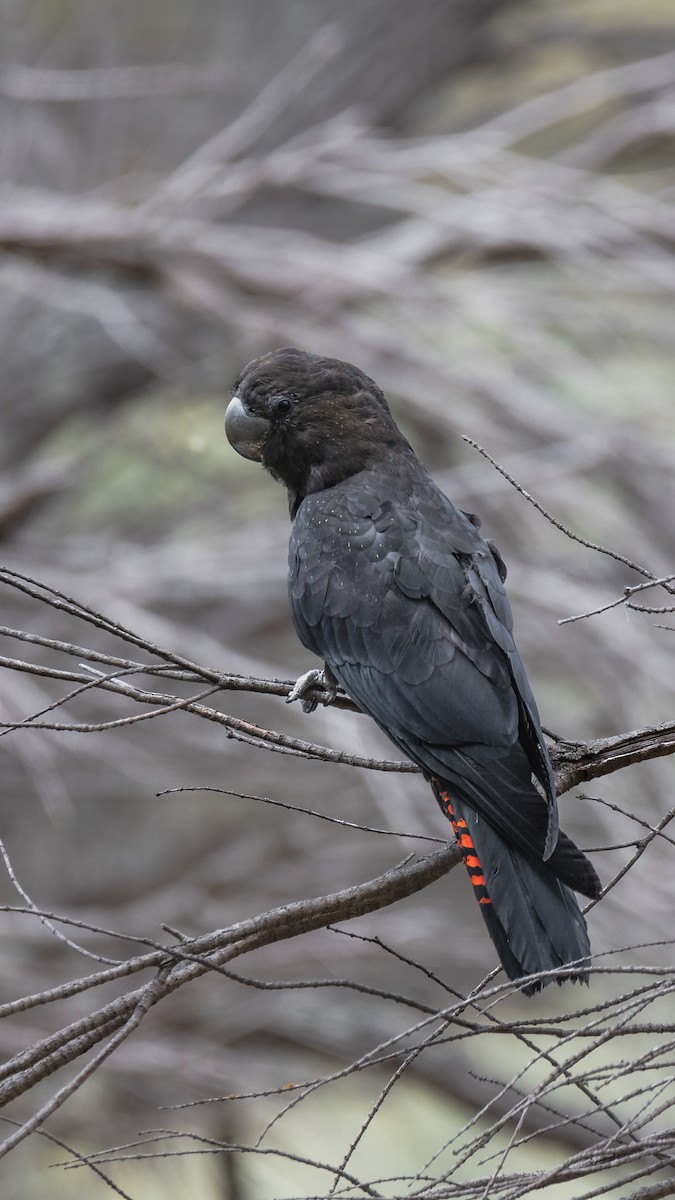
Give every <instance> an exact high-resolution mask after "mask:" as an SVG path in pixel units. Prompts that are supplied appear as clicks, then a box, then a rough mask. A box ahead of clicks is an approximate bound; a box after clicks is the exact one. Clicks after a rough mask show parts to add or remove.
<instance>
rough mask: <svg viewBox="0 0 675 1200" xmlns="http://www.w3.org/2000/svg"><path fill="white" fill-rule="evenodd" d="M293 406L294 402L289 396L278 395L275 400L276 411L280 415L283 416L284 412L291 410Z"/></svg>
mask: <svg viewBox="0 0 675 1200" xmlns="http://www.w3.org/2000/svg"><path fill="white" fill-rule="evenodd" d="M292 407H293V402H292V400H291V399H290V397H289V396H277V398H276V400H275V401H274V412H275V413H276V414H277V415H278V416H282V415H283V414H284V413H287V412H290V411H291V408H292Z"/></svg>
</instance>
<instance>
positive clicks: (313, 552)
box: [289, 462, 558, 858]
mask: <svg viewBox="0 0 675 1200" xmlns="http://www.w3.org/2000/svg"><path fill="white" fill-rule="evenodd" d="M289 569H290V573H289V592H290V600H291V610H292V614H293V620H294V624H295V627H296V630H297V632H298V635H299V637H300V639H301V641H302V642H303V643H304V645H305V646H307V647H308V648H309V649H311V650H313V651H314V652H315V653H316V654H318V655H319V656H320V657H322V658H323V659H324V660H325V661H326V662H327V663H328V665H329V666H330V668H331V670H332V671H333V672H334V674H335V676H336V677H337V679H338V680H339V682H340V683H341V684H342V686H343V687H344V688H345V690H346V691H347V692H348V693H349V695H350V696H352V698H353V699H354V700H355V701H356V702H357V703H358V704H359V705H360V706H361V708H363V709H364V711H365V712H367V713H369V714H370V716H371V717H373V718H374V720H375V721H376V722H377V723H378V725H380V726H381V728H382V729H383V730H384V731H385V732H386V733H387V734H388V735H389V737H390V738H392V740H393V741H394V742H395V743H396V744H397V745H398V746H399V747H400V748H401V750H402V751H403V752H404V753H405V754H406V755H408V756H409V757H410V758H412V759H413V761H415V762H417V763H418V764H419V765H420V766H421V767H422V768H423V770H424V771H425V772H426V773H427V774H428V775H432V776H436V777H439V778H441V779H443V780H446V781H447V782H448V784H449V785H450V786H451V787H454V789H455V790H456V792H457V794H458V795H460V796H461V797H463V798H464V799H465V800H466V801H468V802H469V803H470V804H471V805H472V807H473V808H474V809H475V810H476V811H477V812H478V813H479V814H482V815H483V816H484V817H485V819H486V820H487V821H489V822H490V824H491V825H492V826H493V827H494V828H495V829H496V830H498V831H499V832H500V833H501V834H502V835H503V836H504V837H505V838H506V839H507V840H508V841H512V842H517V844H518V845H519V846H521V848H523V849H527V850H529V851H530V853H532V854H533V855H535V856H536V857H538V858H542V857H545V858H547V857H549V856H550V854H551V853H552V852H553V849H554V848H555V845H556V842H557V839H558V822H557V808H556V801H555V787H554V782H553V776H552V771H551V766H550V762H549V759H548V755H547V752H546V748H545V745H544V740H543V734H542V731H541V725H540V722H539V716H538V713H537V708H536V704H535V701H534V697H533V695H532V691H531V688H530V685H529V683H528V680H527V676H526V674H525V669H524V667H523V664H522V662H521V659H520V657H519V655H518V652H517V650H516V647H515V645H514V642H513V637H512V617H511V610H510V606H509V602H508V599H507V597H506V593H505V591H504V587H503V584H502V580H501V578H500V569H499V565H498V560H497V559H495V557H494V556H493V554H492V552H491V550H490V547H489V546H488V545H487V543H486V542H485V541H484V540H483V538H482V537H481V536H480V534H479V533H478V531H477V529H476V527H475V525H474V524H473V523H472V522H471V520H470V519H469V518H468V517H467V516H466V515H465V514H464V513H462V512H461V510H460V509H458V508H456V506H455V505H453V504H452V503H451V502H450V501H449V500H448V499H447V497H445V496H444V495H443V493H442V492H440V491H439V490H438V488H437V487H436V485H435V484H434V483H433V481H432V480H431V479H430V477H429V476H428V475H427V474H426V472H424V470H423V468H422V467H421V465H420V464H419V463H417V462H415V466H414V470H413V471H412V472H410V473H407V475H406V477H405V478H403V477H399V478H392V477H390V476H388V475H387V474H386V473H385V472H384V471H383V469H382V468H379V469H378V470H377V471H366V472H361V473H360V474H359V475H356V476H353V477H351V478H350V479H348V480H346V481H345V482H344V483H341V484H338V485H337V486H335V487H333V488H329V489H327V490H325V491H323V492H320V493H317V494H315V495H311V496H309V497H307V498H306V499H305V500H304V501H303V503H302V505H301V506H300V509H299V511H298V514H297V516H296V519H295V522H294V526H293V532H292V536H291V544H290V563H289ZM533 774H534V775H535V776H536V777H537V778H538V779H539V781H540V783H541V785H542V788H543V791H544V793H545V795H546V798H547V800H546V801H544V799H543V797H542V796H541V795H540V793H539V792H538V791H537V789H536V788H535V787H534V785H533V783H532V775H533Z"/></svg>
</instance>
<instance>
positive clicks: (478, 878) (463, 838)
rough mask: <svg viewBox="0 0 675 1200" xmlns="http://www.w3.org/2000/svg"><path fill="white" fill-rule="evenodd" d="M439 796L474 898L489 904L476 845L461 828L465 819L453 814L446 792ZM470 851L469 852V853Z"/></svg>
mask: <svg viewBox="0 0 675 1200" xmlns="http://www.w3.org/2000/svg"><path fill="white" fill-rule="evenodd" d="M440 797H441V803H442V805H443V808H444V810H445V813H446V816H447V817H448V820H449V821H450V824H451V825H452V828H453V829H454V831H455V837H456V838H457V844H458V846H459V848H460V850H461V851H462V857H463V859H464V865H465V867H466V869H467V871H468V872H469V879H470V880H471V882H472V884H473V886H474V889H475V892H476V899H477V901H478V903H479V904H491V903H492V901H491V900H490V897H489V896H488V893H487V888H486V886H485V876H484V874H483V868H482V866H481V862H480V859H479V857H478V855H477V854H476V847H475V846H474V844H473V839H472V837H471V836H470V834H468V833H464V832H463V830H465V829H466V828H467V824H466V821H465V820H464V819H463V817H456V816H455V810H454V808H453V807H452V803H451V800H450V797H449V795H448V793H447V792H441V793H440ZM470 851H471V853H469V852H470Z"/></svg>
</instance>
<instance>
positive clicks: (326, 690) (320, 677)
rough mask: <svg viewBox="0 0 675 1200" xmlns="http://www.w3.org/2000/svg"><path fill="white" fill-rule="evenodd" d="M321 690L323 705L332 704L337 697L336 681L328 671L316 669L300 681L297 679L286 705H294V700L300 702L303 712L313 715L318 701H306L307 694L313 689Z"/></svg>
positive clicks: (307, 672)
mask: <svg viewBox="0 0 675 1200" xmlns="http://www.w3.org/2000/svg"><path fill="white" fill-rule="evenodd" d="M314 687H317V688H321V689H322V691H323V696H322V698H321V703H322V704H332V703H333V701H334V700H335V697H336V696H337V687H336V681H335V680H333V679H332V678H331V677H330V676H329V674H328V672H327V671H325V670H321V668H320V667H315V668H314V669H313V670H312V671H306V672H305V674H304V675H301V676H300V678H299V679H296V681H295V684H294V686H293V687H292V688H291V690H290V692H289V693H288V695H287V697H286V703H287V704H292V703H293V701H294V700H299V701H300V702H301V704H302V711H303V712H306V713H312V712H314V710H315V709H316V708H317V706H318V704H319V701H318V700H307V699H304V697H305V696H306V694H307V692H309V691H311V689H312V688H314Z"/></svg>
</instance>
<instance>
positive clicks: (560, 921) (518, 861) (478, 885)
mask: <svg viewBox="0 0 675 1200" xmlns="http://www.w3.org/2000/svg"><path fill="white" fill-rule="evenodd" d="M434 790H435V791H436V795H437V798H438V801H439V803H440V805H441V808H442V809H443V811H444V813H445V814H446V816H447V817H448V818H449V820H450V821H451V823H452V827H453V829H454V831H455V836H456V838H457V842H458V844H459V847H460V850H461V851H462V856H463V858H464V863H465V866H466V868H467V870H468V872H469V877H470V879H471V882H472V884H473V889H474V893H475V896H476V899H477V900H478V903H479V904H480V907H481V912H482V914H483V917H484V919H485V924H486V925H487V928H488V932H489V934H490V937H491V938H492V941H493V943H494V946H495V949H496V951H497V953H498V955H499V958H500V960H501V963H502V966H503V967H504V970H505V971H506V974H507V975H508V977H509V979H521V978H522V977H523V976H527V975H536V974H537V973H539V972H540V971H551V970H557V969H559V968H561V967H567V966H569V967H570V971H569V972H565V973H562V972H561V973H560V974H559V975H556V976H554V978H555V979H556V982H557V983H564V982H565V981H566V980H567V979H574V980H577V981H583V982H584V983H587V982H588V965H589V956H590V943H589V940H588V932H587V929H586V922H585V920H584V918H583V916H582V914H581V910H580V908H579V905H578V903H577V900H576V897H575V895H574V893H573V892H572V891H571V890H570V888H569V887H568V886H567V885H566V884H565V883H563V882H562V881H561V880H560V879H559V878H557V875H556V874H555V873H554V870H552V869H551V860H549V861H548V862H543V861H542V862H541V863H538V862H536V861H534V860H533V859H531V858H529V857H525V855H523V854H522V853H521V852H520V851H519V850H517V849H516V848H515V847H514V846H511V845H509V844H508V843H507V842H505V841H504V839H503V838H502V837H501V836H500V834H498V833H496V832H495V830H494V829H492V827H491V826H490V825H488V824H487V822H486V821H485V820H483V819H482V818H481V817H479V816H478V815H477V813H476V812H475V811H474V810H473V809H472V808H470V807H469V806H468V805H464V804H463V803H462V801H461V800H458V799H457V798H456V797H453V798H452V799H451V798H450V796H449V794H448V792H447V791H445V790H444V789H443V788H442V787H438V788H435V789H434ZM561 836H562V837H563V838H564V835H561ZM564 847H565V854H564V855H563V857H565V858H567V857H569V858H573V857H575V856H574V855H572V851H574V852H576V857H578V858H579V859H583V855H582V854H581V851H579V850H577V848H576V847H575V846H574V844H573V843H572V842H570V840H569V838H564ZM556 853H557V851H556ZM554 857H555V855H554ZM583 861H584V862H587V860H586V859H583ZM588 866H589V868H590V864H588ZM590 869H591V871H592V868H590ZM561 873H562V872H561ZM595 879H596V880H597V876H595ZM577 886H578V885H577ZM549 982H550V980H547V979H542V980H535V981H534V982H532V983H526V984H523V985H522V990H523V991H524V992H525V993H526V994H527V995H532V993H533V992H538V991H539V990H540V989H541V988H542V987H543V986H544V985H545V984H546V983H549Z"/></svg>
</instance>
